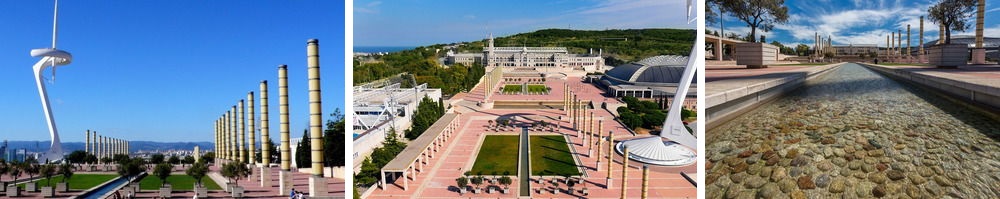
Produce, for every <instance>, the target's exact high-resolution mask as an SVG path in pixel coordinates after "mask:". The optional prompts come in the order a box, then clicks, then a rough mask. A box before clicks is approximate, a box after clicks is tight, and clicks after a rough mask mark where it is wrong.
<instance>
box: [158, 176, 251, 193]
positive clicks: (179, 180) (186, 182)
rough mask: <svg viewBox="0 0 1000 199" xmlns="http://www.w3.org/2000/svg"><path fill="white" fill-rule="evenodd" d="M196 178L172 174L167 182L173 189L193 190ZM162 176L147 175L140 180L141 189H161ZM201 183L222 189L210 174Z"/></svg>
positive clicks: (213, 188)
mask: <svg viewBox="0 0 1000 199" xmlns="http://www.w3.org/2000/svg"><path fill="white" fill-rule="evenodd" d="M245 180H248V179H242V180H240V181H245ZM194 182H195V180H194V178H192V177H191V176H188V175H170V176H169V177H167V183H170V185H171V186H172V187H173V190H175V191H177V190H193V189H194ZM160 184H161V182H160V178H157V177H156V176H153V175H147V176H146V177H144V178H142V180H141V181H139V189H141V190H159V189H160ZM201 184H202V185H204V186H205V187H208V190H222V187H219V185H218V184H215V181H212V179H210V178H209V177H208V176H205V177H204V178H201Z"/></svg>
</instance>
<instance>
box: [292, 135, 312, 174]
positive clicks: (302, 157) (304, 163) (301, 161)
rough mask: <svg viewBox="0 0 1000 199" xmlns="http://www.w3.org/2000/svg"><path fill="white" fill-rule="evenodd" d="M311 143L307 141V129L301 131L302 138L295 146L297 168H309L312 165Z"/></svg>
mask: <svg viewBox="0 0 1000 199" xmlns="http://www.w3.org/2000/svg"><path fill="white" fill-rule="evenodd" d="M310 152H312V144H311V143H310V141H309V129H306V130H303V131H302V140H301V141H299V144H298V146H296V147H295V165H296V166H297V167H298V168H309V167H310V166H312V165H311V164H312V154H310Z"/></svg>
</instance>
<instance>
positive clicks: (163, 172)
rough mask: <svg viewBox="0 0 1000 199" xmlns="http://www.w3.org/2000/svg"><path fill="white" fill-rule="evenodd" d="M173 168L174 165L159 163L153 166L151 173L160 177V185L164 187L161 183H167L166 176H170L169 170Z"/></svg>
mask: <svg viewBox="0 0 1000 199" xmlns="http://www.w3.org/2000/svg"><path fill="white" fill-rule="evenodd" d="M173 168H174V165H170V164H168V163H160V164H157V165H156V167H155V168H153V175H155V176H156V177H157V178H160V187H164V186H163V185H166V184H167V177H170V172H171V171H172V170H173Z"/></svg>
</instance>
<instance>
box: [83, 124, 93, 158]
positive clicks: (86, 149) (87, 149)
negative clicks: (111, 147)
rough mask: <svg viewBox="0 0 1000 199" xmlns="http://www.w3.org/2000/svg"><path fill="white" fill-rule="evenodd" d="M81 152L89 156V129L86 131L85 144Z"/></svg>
mask: <svg viewBox="0 0 1000 199" xmlns="http://www.w3.org/2000/svg"><path fill="white" fill-rule="evenodd" d="M83 152H85V153H87V154H90V153H91V151H90V129H87V143H86V144H84V145H83Z"/></svg>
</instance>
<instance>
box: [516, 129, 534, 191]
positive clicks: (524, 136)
mask: <svg viewBox="0 0 1000 199" xmlns="http://www.w3.org/2000/svg"><path fill="white" fill-rule="evenodd" d="M528 138H529V136H528V128H527V127H523V128H521V153H520V155H519V156H520V158H521V165H520V169H518V170H519V171H520V172H519V173H518V175H517V177H518V179H519V180H520V184H519V185H520V188H521V194H520V195H521V197H530V196H531V183H530V181H529V179H530V178H531V162H530V160H531V158H530V157H531V155H530V154H528V149H530V148H531V147H530V146H528Z"/></svg>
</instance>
